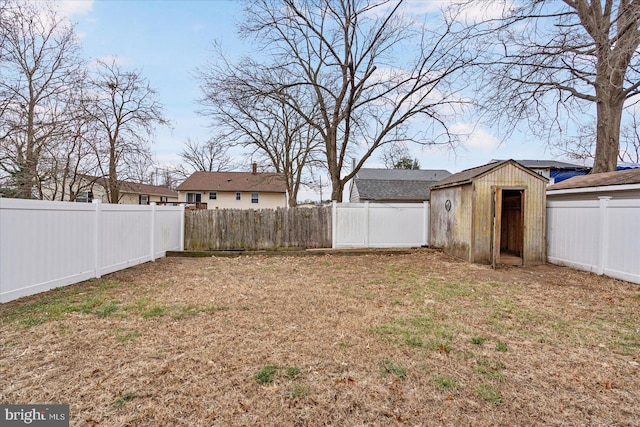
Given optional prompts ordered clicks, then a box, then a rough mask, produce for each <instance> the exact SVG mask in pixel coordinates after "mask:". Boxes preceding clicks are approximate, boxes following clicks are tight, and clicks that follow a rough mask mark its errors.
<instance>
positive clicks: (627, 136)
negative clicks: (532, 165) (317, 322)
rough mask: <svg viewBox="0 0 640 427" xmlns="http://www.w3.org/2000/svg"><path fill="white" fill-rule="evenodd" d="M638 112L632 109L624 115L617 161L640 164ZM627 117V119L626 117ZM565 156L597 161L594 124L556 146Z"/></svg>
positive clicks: (582, 128)
mask: <svg viewBox="0 0 640 427" xmlns="http://www.w3.org/2000/svg"><path fill="white" fill-rule="evenodd" d="M638 114H639V113H638V112H637V111H636V110H635V109H632V110H631V112H630V113H628V114H627V113H626V112H625V113H624V114H623V123H624V125H623V126H622V129H621V130H620V149H619V150H618V156H617V160H619V161H621V162H630V163H640V119H639V118H638ZM625 116H626V117H625ZM554 146H555V148H556V150H557V151H559V152H560V153H562V154H563V155H565V156H567V157H569V158H572V159H576V160H582V161H585V160H590V161H593V160H594V159H595V148H596V129H595V126H594V125H593V124H589V125H586V126H582V127H580V128H579V129H578V135H577V136H576V137H575V138H571V139H569V140H567V141H562V142H560V143H558V144H555V145H554Z"/></svg>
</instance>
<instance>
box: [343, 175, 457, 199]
mask: <svg viewBox="0 0 640 427" xmlns="http://www.w3.org/2000/svg"><path fill="white" fill-rule="evenodd" d="M449 175H451V173H450V172H449V171H446V170H443V169H425V170H411V169H368V168H362V169H360V170H359V171H358V173H357V174H356V176H355V177H354V178H353V180H352V181H351V189H350V191H349V202H351V203H361V202H376V203H422V202H424V201H427V200H429V195H430V188H431V186H432V185H434V184H435V183H436V182H438V181H441V180H442V179H444V178H446V177H448V176H449Z"/></svg>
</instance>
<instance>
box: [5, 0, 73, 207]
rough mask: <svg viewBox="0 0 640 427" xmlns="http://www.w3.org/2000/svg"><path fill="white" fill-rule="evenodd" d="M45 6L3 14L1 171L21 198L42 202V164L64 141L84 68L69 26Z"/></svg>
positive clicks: (45, 172) (46, 171)
mask: <svg viewBox="0 0 640 427" xmlns="http://www.w3.org/2000/svg"><path fill="white" fill-rule="evenodd" d="M5 6H6V3H5ZM49 6H50V5H49V4H44V5H34V4H31V3H24V2H16V3H15V4H14V3H12V4H11V7H5V10H4V11H2V12H1V16H2V25H1V27H0V31H1V32H2V34H1V37H2V40H3V45H2V51H1V57H2V60H1V61H0V76H2V78H1V79H0V160H1V161H0V167H1V168H2V170H3V172H4V173H5V174H6V175H8V177H9V179H10V181H11V184H12V185H13V186H14V187H15V188H16V195H17V196H18V197H22V198H32V197H40V198H42V197H43V194H42V191H39V189H41V185H40V183H41V181H42V180H45V179H47V178H48V177H49V176H50V174H51V170H50V168H49V167H48V166H50V165H47V161H45V160H44V159H45V157H46V156H47V155H48V154H50V153H51V152H52V151H54V150H55V148H56V144H58V143H59V142H60V141H63V140H64V139H65V138H66V137H67V135H66V134H65V132H66V131H67V130H68V126H67V123H68V121H69V120H72V119H73V115H72V110H73V108H74V106H73V105H71V104H72V102H73V97H72V96H70V92H71V91H72V90H73V88H74V87H75V86H76V85H77V84H78V81H79V79H80V78H81V70H82V68H83V64H82V61H81V60H80V58H79V55H78V53H79V46H78V44H77V42H76V38H75V34H74V29H73V26H71V25H70V24H69V23H68V21H66V20H65V19H64V18H61V17H59V16H58V15H57V14H56V12H55V11H54V10H53V9H52V8H51V7H49ZM50 160H51V159H50Z"/></svg>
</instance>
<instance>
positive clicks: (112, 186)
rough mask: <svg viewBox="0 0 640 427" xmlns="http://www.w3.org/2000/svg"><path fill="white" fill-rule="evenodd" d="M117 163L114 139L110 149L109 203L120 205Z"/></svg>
mask: <svg viewBox="0 0 640 427" xmlns="http://www.w3.org/2000/svg"><path fill="white" fill-rule="evenodd" d="M116 163H117V162H116V147H115V138H113V139H112V141H111V147H110V149H109V183H108V185H109V203H118V201H119V199H120V188H119V187H120V186H119V185H118V173H117V171H116Z"/></svg>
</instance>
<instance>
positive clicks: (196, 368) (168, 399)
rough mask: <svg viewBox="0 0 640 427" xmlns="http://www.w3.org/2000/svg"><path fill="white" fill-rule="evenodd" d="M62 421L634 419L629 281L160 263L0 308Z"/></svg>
mask: <svg viewBox="0 0 640 427" xmlns="http://www.w3.org/2000/svg"><path fill="white" fill-rule="evenodd" d="M0 310H1V314H0V322H1V323H0V402H1V403H69V404H70V406H71V414H72V420H71V425H74V426H84V425H89V426H96V425H104V426H115V425H118V426H124V425H131V426H169V425H176V426H212V425H225V426H226V425H265V426H270V425H282V426H284V425H309V426H318V425H349V426H356V425H376V426H377V425H405V424H406V425H542V424H545V425H546V424H550V425H640V424H639V423H640V422H639V421H638V420H640V405H638V402H640V375H639V374H640V372H639V371H640V319H639V318H640V316H639V313H640V287H639V286H637V285H633V284H630V283H626V282H622V281H617V280H614V279H609V278H606V277H600V276H595V275H592V274H588V273H583V272H578V271H574V270H571V269H568V268H562V267H556V266H551V265H543V266H535V267H524V268H515V267H514V268H502V269H498V270H495V271H494V270H492V269H491V268H489V267H486V266H480V265H473V264H468V263H464V262H460V261H457V260H455V259H452V258H450V257H448V256H446V255H444V254H442V253H438V252H433V251H429V250H417V251H415V252H414V253H410V254H392V255H390V254H384V255H382V254H369V255H358V256H344V255H339V254H332V255H323V256H317V257H294V256H279V257H266V256H259V257H249V256H243V257H239V258H165V259H162V260H159V261H156V262H154V263H148V264H144V265H141V266H138V267H135V268H131V269H129V270H126V271H123V272H119V273H115V274H112V275H109V276H108V277H105V278H102V279H100V280H93V281H89V282H85V283H82V284H78V285H74V286H70V287H67V288H65V289H61V290H56V291H52V292H49V293H46V294H41V295H38V296H34V297H30V298H24V299H22V300H19V301H15V302H12V303H8V304H4V305H2V306H0Z"/></svg>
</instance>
